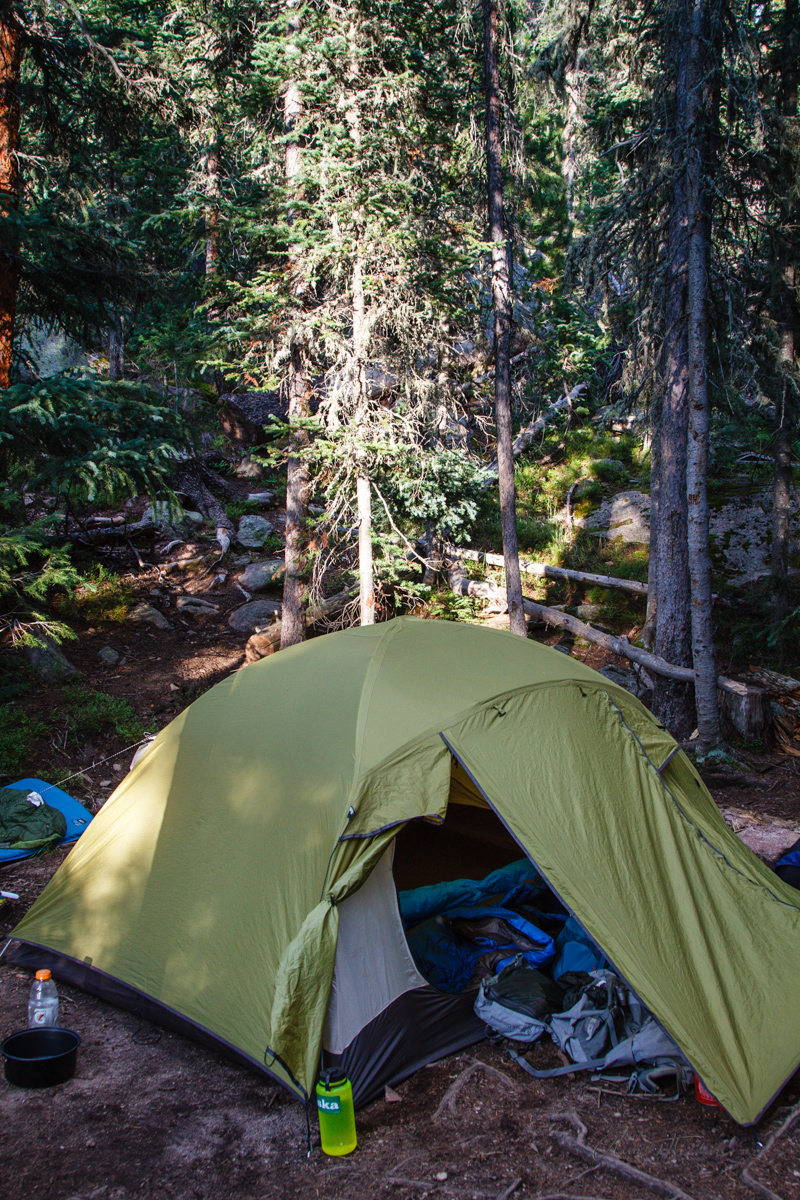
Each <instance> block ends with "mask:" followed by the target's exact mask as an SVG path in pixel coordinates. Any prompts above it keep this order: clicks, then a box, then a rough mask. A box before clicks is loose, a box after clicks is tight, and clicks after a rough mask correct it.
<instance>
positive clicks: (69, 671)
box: [25, 634, 80, 683]
mask: <svg viewBox="0 0 800 1200" xmlns="http://www.w3.org/2000/svg"><path fill="white" fill-rule="evenodd" d="M39 640H40V641H42V642H44V645H42V646H26V647H25V654H26V656H27V658H28V661H29V662H30V664H31V666H32V667H33V669H34V670H35V671H36V672H37V674H38V675H40V676H41V677H42V679H44V680H45V681H46V682H47V683H59V682H61V681H63V680H65V679H75V678H76V677H77V676H78V675H79V674H80V672H79V671H78V669H77V667H73V665H72V663H71V662H70V661H69V659H68V658H67V657H66V656H65V655H64V654H63V652H62V651H61V650H59V648H58V646H57V644H56V643H55V642H54V641H53V639H52V638H49V637H46V636H42V635H41V634H40V635H39Z"/></svg>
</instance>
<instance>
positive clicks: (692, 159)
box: [686, 0, 722, 759]
mask: <svg viewBox="0 0 800 1200" xmlns="http://www.w3.org/2000/svg"><path fill="white" fill-rule="evenodd" d="M712 4H713V0H693V8H692V15H691V20H692V24H691V37H690V43H689V46H690V48H689V89H688V104H687V117H688V128H689V133H690V139H691V141H690V145H689V153H688V161H687V201H688V207H689V221H690V227H689V259H688V350H689V437H688V453H687V462H686V494H687V519H688V531H687V532H688V538H687V540H688V551H689V583H690V591H691V601H692V607H691V613H692V665H693V666H694V678H695V684H694V691H695V707H696V710H697V728H698V746H697V754H698V757H699V758H701V759H702V758H705V757H707V756H708V754H709V753H710V752H711V751H712V750H716V749H717V748H718V747H719V745H720V743H721V741H722V734H721V730H720V721H719V710H718V707H717V669H716V660H715V654H714V631H713V621H712V598H711V555H710V551H709V510H708V486H707V484H708V448H709V433H710V427H711V411H710V408H711V406H710V402H709V394H708V365H709V364H708V340H709V311H708V310H709V304H708V299H709V297H708V289H709V267H710V247H711V219H710V213H709V208H710V203H711V189H710V186H709V183H710V180H709V175H710V167H711V143H712V138H713V137H714V126H715V124H716V115H717V95H718V80H719V67H720V61H719V60H720V43H719V37H718V33H717V27H718V24H719V22H718V20H717V14H716V13H715V12H713V11H710V10H711V9H712Z"/></svg>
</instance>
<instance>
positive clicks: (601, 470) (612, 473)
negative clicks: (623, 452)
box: [592, 458, 628, 483]
mask: <svg viewBox="0 0 800 1200" xmlns="http://www.w3.org/2000/svg"><path fill="white" fill-rule="evenodd" d="M592 474H593V475H594V477H595V479H602V480H604V481H606V482H607V483H618V482H620V481H621V480H623V479H627V478H628V470H627V467H626V466H625V464H624V463H621V462H620V461H619V459H618V458H597V459H595V461H594V462H593V463H592Z"/></svg>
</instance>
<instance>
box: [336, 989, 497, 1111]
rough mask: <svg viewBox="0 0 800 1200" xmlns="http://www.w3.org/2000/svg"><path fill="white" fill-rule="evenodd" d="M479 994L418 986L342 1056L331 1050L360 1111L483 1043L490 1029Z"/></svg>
mask: <svg viewBox="0 0 800 1200" xmlns="http://www.w3.org/2000/svg"><path fill="white" fill-rule="evenodd" d="M475 995H476V992H475V990H474V989H470V990H469V991H467V992H461V993H458V994H455V995H449V994H447V993H445V992H440V991H438V990H437V989H436V988H435V987H431V986H430V985H428V986H425V987H419V988H413V989H412V990H411V991H408V992H403V993H402V995H400V996H397V997H396V999H394V1000H393V1001H392V1002H391V1004H389V1005H387V1007H386V1008H385V1009H384V1010H383V1012H381V1013H379V1014H378V1016H377V1017H374V1018H373V1020H371V1021H370V1022H369V1024H368V1025H365V1026H364V1028H363V1029H362V1030H361V1032H360V1033H359V1034H358V1036H357V1037H355V1038H354V1039H353V1041H352V1042H351V1043H350V1045H349V1046H348V1047H347V1049H346V1050H344V1051H343V1052H342V1053H341V1054H329V1053H327V1052H326V1054H325V1061H326V1063H330V1065H331V1066H332V1067H334V1068H336V1070H337V1071H338V1070H341V1071H342V1073H343V1074H345V1075H346V1076H347V1078H348V1079H349V1080H350V1082H351V1083H352V1085H353V1101H354V1103H355V1106H356V1108H363V1107H364V1105H365V1104H369V1103H370V1101H372V1100H376V1099H377V1098H378V1097H379V1096H381V1095H382V1094H383V1089H384V1087H385V1086H386V1085H387V1084H389V1085H391V1086H394V1085H395V1084H397V1083H400V1082H401V1080H403V1079H407V1078H408V1076H409V1075H413V1074H414V1072H415V1071H418V1070H419V1069H420V1068H421V1067H426V1066H427V1065H428V1064H429V1063H432V1062H436V1061H437V1060H438V1059H440V1058H447V1056H448V1055H450V1054H455V1053H456V1051H457V1050H463V1049H464V1048H465V1047H467V1046H473V1045H474V1044H475V1043H476V1042H480V1041H483V1039H484V1038H485V1037H486V1026H485V1025H484V1023H483V1021H480V1020H479V1019H478V1017H476V1016H475V1010H474V1004H475Z"/></svg>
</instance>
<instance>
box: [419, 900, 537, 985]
mask: <svg viewBox="0 0 800 1200" xmlns="http://www.w3.org/2000/svg"><path fill="white" fill-rule="evenodd" d="M492 917H496V918H499V919H501V920H502V921H504V922H506V924H507V925H508V926H510V927H511V930H512V936H513V933H514V932H516V933H518V934H520V935H521V937H522V939H524V940H525V941H526V942H528V943H531V942H532V943H534V948H533V949H523V948H522V946H521V945H520V943H519V941H511V940H508V939H506V938H504V937H501V936H495V935H492V934H480V933H479V934H478V935H477V936H473V937H470V938H464V937H460V936H459V935H458V933H457V932H456V930H454V929H453V927H452V925H451V922H459V921H470V922H473V921H481V920H484V919H487V918H492ZM408 944H409V946H410V948H411V952H412V954H413V955H414V961H415V962H416V964H417V966H418V967H419V969H420V971H421V973H422V974H423V975H424V976H425V978H426V979H427V980H428V982H429V983H431V984H433V986H434V987H436V988H438V989H439V990H440V991H442V992H463V990H464V989H465V988H466V986H467V985H468V983H469V981H470V979H471V978H472V975H473V973H474V971H475V966H476V964H477V962H478V959H479V958H481V957H482V956H483V955H484V954H487V953H490V952H496V951H499V952H501V953H504V952H505V953H504V956H503V957H502V958H501V959H500V960H499V961H498V962H496V963H495V964H494V966H493V971H494V972H499V971H502V969H503V967H505V966H507V965H508V963H510V962H512V961H513V959H514V958H516V957H517V955H519V954H522V956H523V958H524V959H525V961H526V962H527V963H528V964H529V965H530V966H531V967H539V966H541V965H542V964H543V963H546V962H549V961H550V959H551V958H552V957H553V955H554V954H555V943H554V942H553V939H552V938H551V937H550V936H549V934H546V933H543V932H542V930H541V929H538V928H537V927H536V926H535V925H533V924H532V923H531V922H530V921H527V920H526V919H525V918H524V917H522V916H520V915H519V913H516V912H514V911H513V909H510V908H490V907H486V906H483V905H478V906H474V907H466V908H450V909H448V910H447V913H446V914H445V915H440V916H438V917H432V918H430V919H429V920H427V921H423V922H422V924H421V925H417V927H416V929H414V930H413V931H412V932H411V933H410V934H409V935H408ZM490 973H491V972H490Z"/></svg>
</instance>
